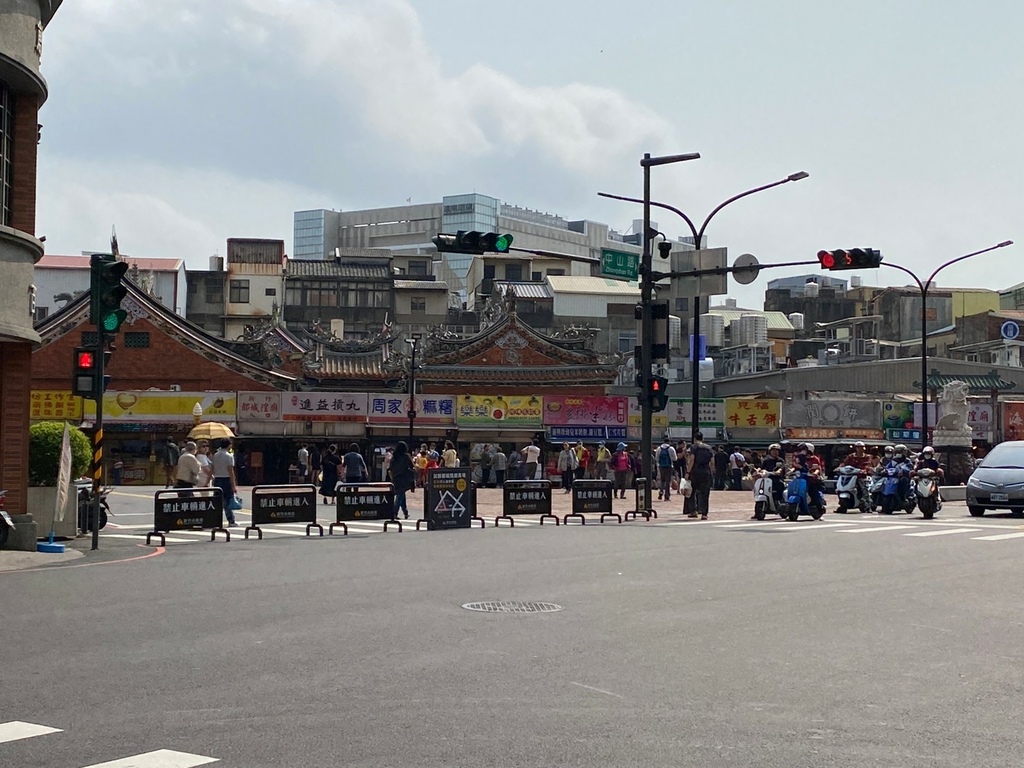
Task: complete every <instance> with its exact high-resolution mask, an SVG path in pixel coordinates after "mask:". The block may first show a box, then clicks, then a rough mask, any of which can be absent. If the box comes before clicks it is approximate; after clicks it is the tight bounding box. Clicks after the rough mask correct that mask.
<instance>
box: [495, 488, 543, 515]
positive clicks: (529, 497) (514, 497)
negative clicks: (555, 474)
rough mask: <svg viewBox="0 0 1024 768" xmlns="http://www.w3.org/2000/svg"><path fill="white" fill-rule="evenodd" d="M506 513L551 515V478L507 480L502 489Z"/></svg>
mask: <svg viewBox="0 0 1024 768" xmlns="http://www.w3.org/2000/svg"><path fill="white" fill-rule="evenodd" d="M501 495H502V500H501V512H502V514H504V515H510V516H511V515H550V514H551V481H550V480H506V481H505V484H504V485H503V486H502V490H501Z"/></svg>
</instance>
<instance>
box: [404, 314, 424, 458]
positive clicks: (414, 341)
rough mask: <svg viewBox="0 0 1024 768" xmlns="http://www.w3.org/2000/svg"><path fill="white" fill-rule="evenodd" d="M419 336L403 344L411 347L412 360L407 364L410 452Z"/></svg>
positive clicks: (414, 335)
mask: <svg viewBox="0 0 1024 768" xmlns="http://www.w3.org/2000/svg"><path fill="white" fill-rule="evenodd" d="M419 341H420V335H419V334H418V333H414V334H412V335H411V336H410V337H409V338H408V339H406V340H405V343H406V344H408V345H409V346H410V347H412V360H411V361H410V362H409V450H410V451H411V450H412V437H413V430H414V429H415V425H416V345H417V344H419Z"/></svg>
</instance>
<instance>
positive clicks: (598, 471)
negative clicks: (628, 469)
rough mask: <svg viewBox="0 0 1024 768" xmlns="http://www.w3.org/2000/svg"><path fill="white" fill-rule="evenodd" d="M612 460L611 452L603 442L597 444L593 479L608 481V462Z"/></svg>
mask: <svg viewBox="0 0 1024 768" xmlns="http://www.w3.org/2000/svg"><path fill="white" fill-rule="evenodd" d="M611 460H612V452H611V451H609V450H608V446H607V445H605V444H604V440H602V441H601V442H599V443H598V444H597V455H596V456H595V457H594V479H595V480H607V479H608V462H610V461H611Z"/></svg>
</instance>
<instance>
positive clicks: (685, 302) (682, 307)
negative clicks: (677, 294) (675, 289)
mask: <svg viewBox="0 0 1024 768" xmlns="http://www.w3.org/2000/svg"><path fill="white" fill-rule="evenodd" d="M675 310H676V312H689V311H690V300H689V298H685V299H678V298H677V299H676V306H675Z"/></svg>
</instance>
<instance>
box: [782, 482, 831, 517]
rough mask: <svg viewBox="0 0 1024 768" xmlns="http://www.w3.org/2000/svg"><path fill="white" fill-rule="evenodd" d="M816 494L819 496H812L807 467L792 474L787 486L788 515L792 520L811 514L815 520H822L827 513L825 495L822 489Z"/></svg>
mask: <svg viewBox="0 0 1024 768" xmlns="http://www.w3.org/2000/svg"><path fill="white" fill-rule="evenodd" d="M814 495H815V496H816V497H817V498H811V491H810V486H809V484H808V482H807V470H806V469H799V470H797V471H796V472H795V473H794V474H792V475H790V481H789V485H788V486H787V487H786V517H788V518H789V520H790V521H792V522H796V519H797V518H798V517H799V516H800V515H810V516H811V517H813V518H814V519H815V520H820V519H821V516H822V515H823V514H825V497H824V496H823V495H822V493H821V491H818V493H816V494H814Z"/></svg>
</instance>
